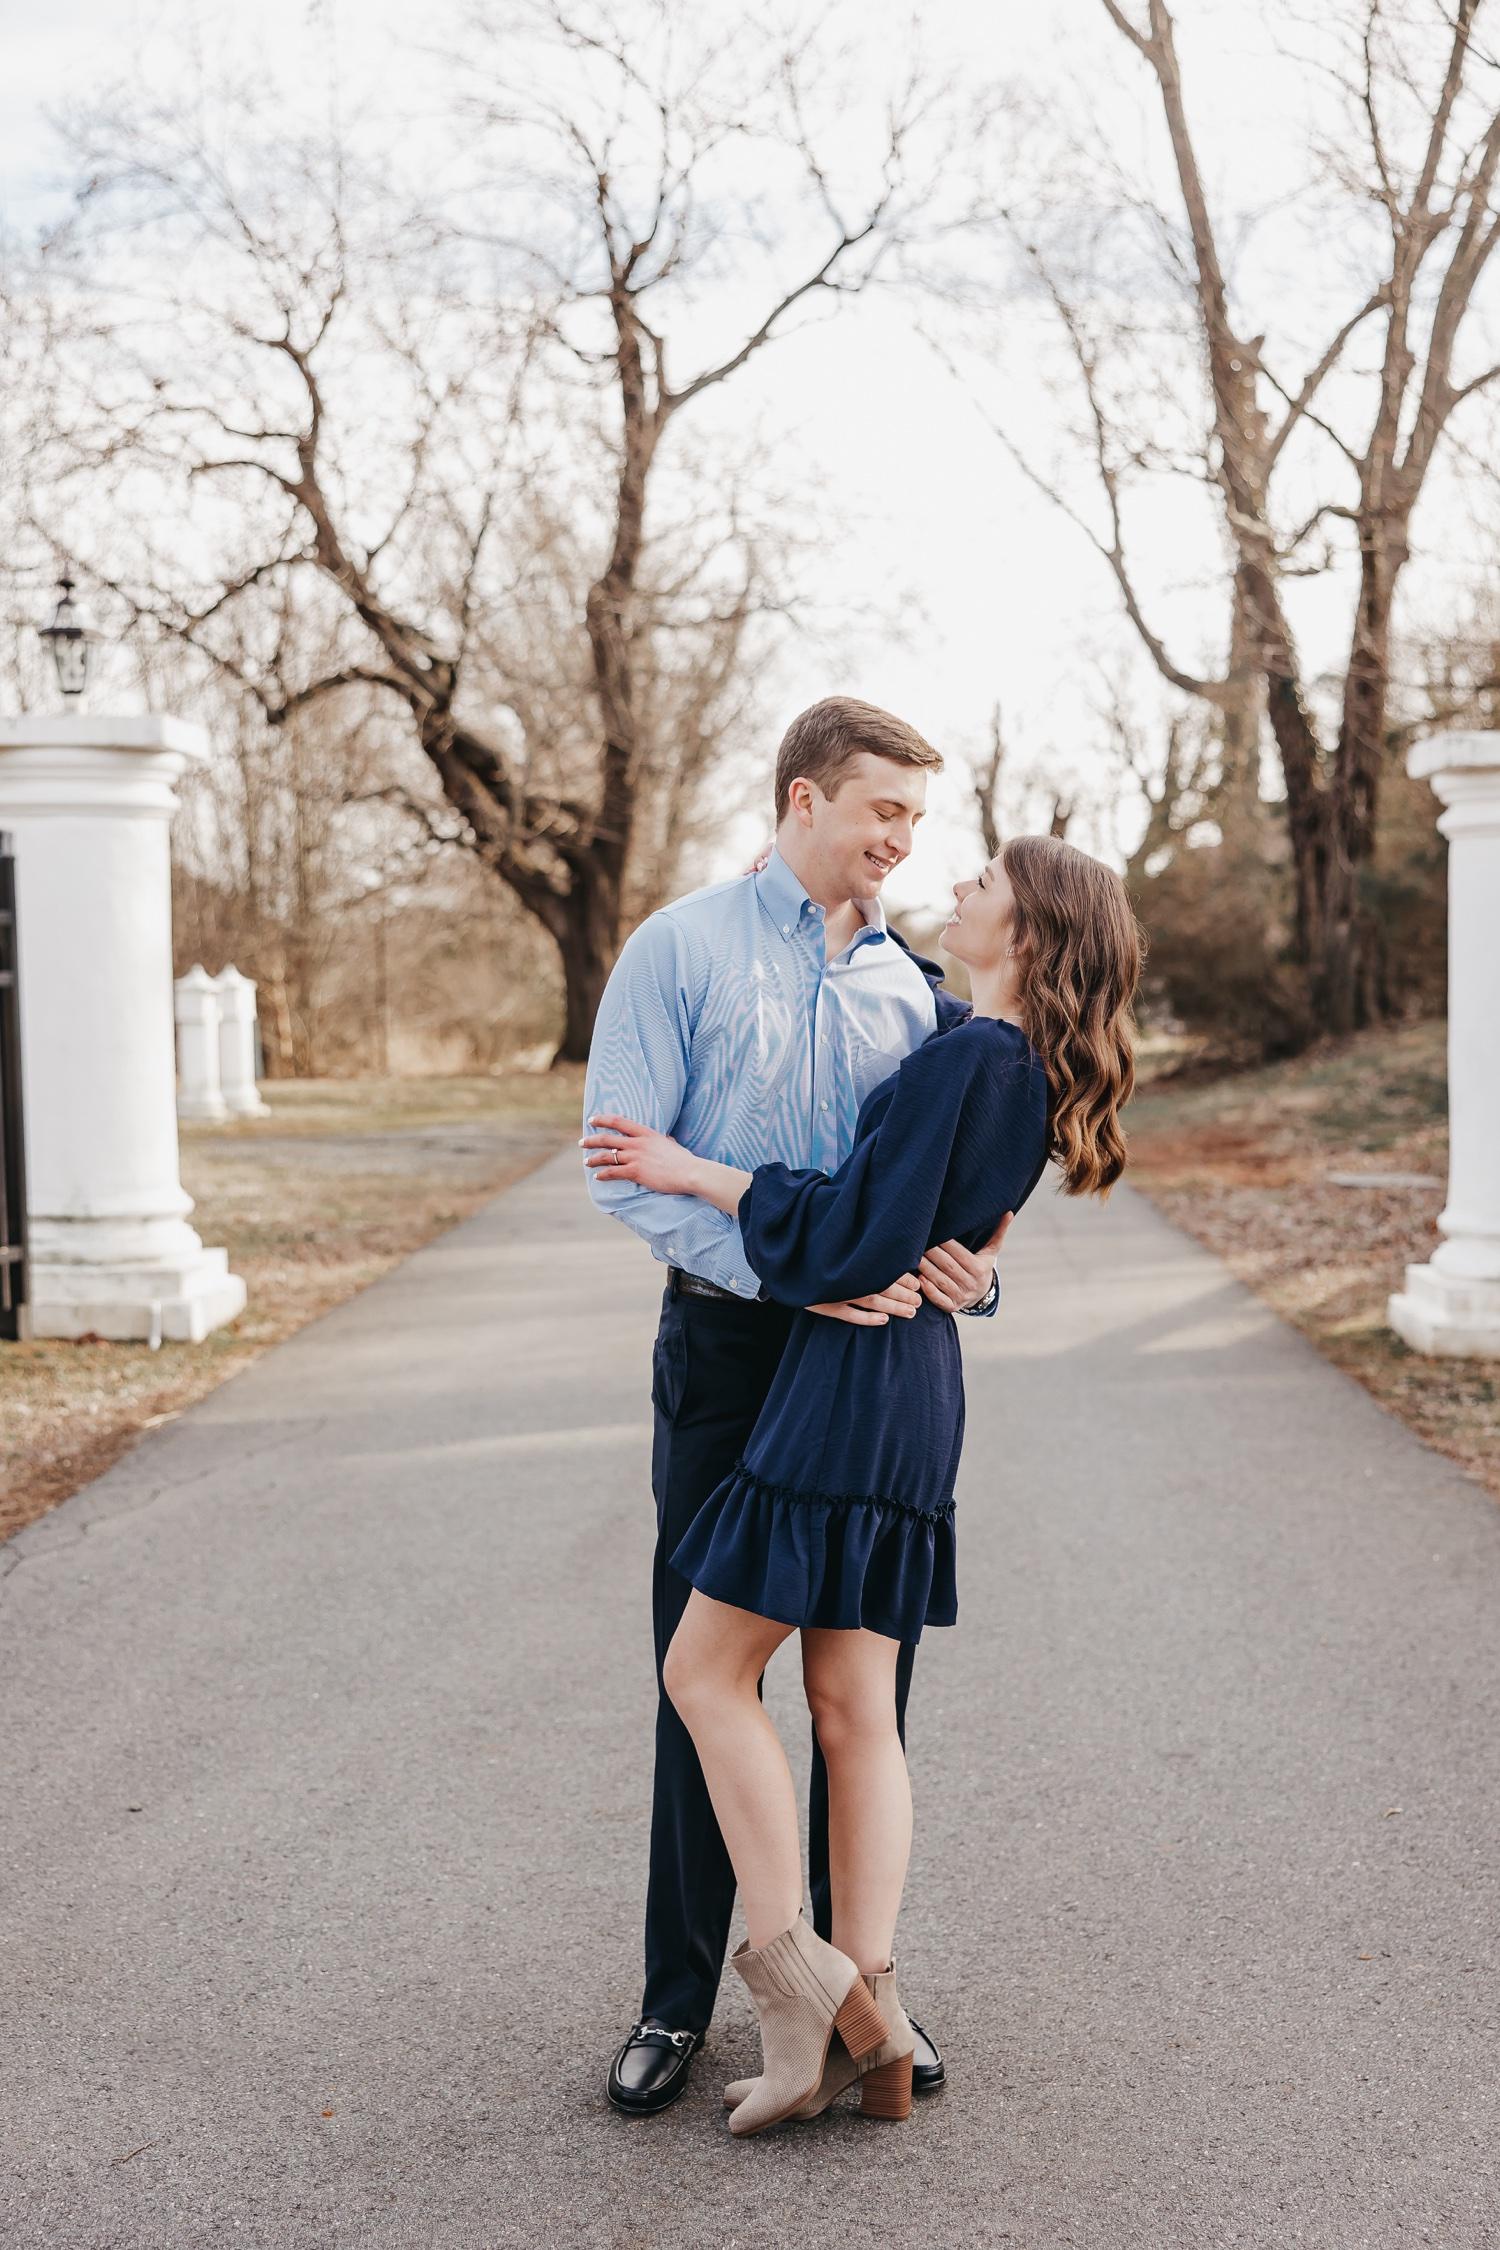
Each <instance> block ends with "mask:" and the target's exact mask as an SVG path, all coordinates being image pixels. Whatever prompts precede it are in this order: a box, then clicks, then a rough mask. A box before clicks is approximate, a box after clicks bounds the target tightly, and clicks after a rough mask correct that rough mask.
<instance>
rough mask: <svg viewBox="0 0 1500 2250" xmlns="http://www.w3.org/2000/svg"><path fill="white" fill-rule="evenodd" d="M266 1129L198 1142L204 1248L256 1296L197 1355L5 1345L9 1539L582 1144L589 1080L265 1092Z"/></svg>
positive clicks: (185, 1136)
mask: <svg viewBox="0 0 1500 2250" xmlns="http://www.w3.org/2000/svg"><path fill="white" fill-rule="evenodd" d="M267 1095H268V1098H269V1100H270V1101H271V1103H272V1104H273V1111H272V1115H271V1116H270V1117H266V1118H256V1119H247V1120H244V1121H242V1122H241V1123H239V1124H236V1125H232V1126H202V1125H200V1126H185V1127H184V1128H183V1132H182V1177H183V1185H184V1186H185V1187H186V1189H187V1191H188V1193H189V1194H190V1195H191V1196H192V1197H193V1198H194V1200H195V1203H196V1206H197V1208H196V1209H195V1211H194V1212H193V1214H192V1224H193V1225H194V1226H195V1227H196V1228H197V1230H198V1232H199V1234H200V1235H201V1236H202V1237H203V1240H204V1241H205V1242H208V1243H222V1244H223V1245H224V1247H225V1248H226V1249H227V1250H228V1252H229V1263H230V1267H231V1269H232V1270H233V1271H234V1272H235V1273H239V1274H242V1275H243V1276H244V1278H245V1281H246V1284H247V1285H248V1288H249V1303H248V1305H247V1306H246V1308H245V1311H244V1312H243V1313H242V1314H241V1316H240V1318H239V1319H238V1320H237V1321H235V1322H234V1323H233V1324H232V1325H231V1326H229V1327H227V1328H222V1329H218V1330H216V1331H215V1333H214V1334H213V1335H211V1336H209V1337H208V1338H207V1339H206V1340H205V1341H204V1342H203V1343H201V1344H163V1345H162V1346H161V1348H160V1350H159V1351H154V1352H153V1351H151V1350H150V1349H149V1348H148V1347H147V1346H146V1345H144V1344H109V1343H93V1344H91V1343H76V1344H75V1343H53V1342H47V1343H25V1344H0V1538H6V1537H9V1535H10V1534H11V1533H12V1532H14V1531H18V1530H19V1529H20V1528H21V1526H22V1524H25V1523H30V1522H31V1521H32V1520H33V1519H34V1518H35V1517H37V1516H40V1515H43V1514H45V1513H46V1511H47V1509H49V1508H51V1507H53V1506H55V1505H56V1503H57V1502H58V1501H59V1500H62V1499H65V1498H66V1497H67V1495H68V1494H69V1493H70V1492H75V1491H77V1489H78V1487H79V1486H80V1485H83V1484H87V1483H88V1482H89V1481H90V1479H92V1478H93V1477H96V1476H99V1475H100V1474H102V1472H103V1471H104V1470H105V1469H107V1468H108V1467H109V1465H110V1463H111V1462H112V1461H115V1460H117V1459H118V1458H119V1456H120V1455H121V1454H122V1453H124V1452H125V1451H126V1449H127V1448H128V1447H129V1446H130V1445H131V1444H133V1443H134V1441H135V1439H136V1437H137V1436H138V1435H139V1433H140V1432H141V1431H142V1430H145V1429H150V1428H151V1427H152V1426H153V1424H155V1423H158V1422H162V1421H165V1420H168V1419H169V1418H170V1417H171V1416H172V1415H174V1414H178V1413H180V1412H181V1411H182V1409H183V1408H184V1407H185V1406H189V1405H191V1404H192V1402H193V1400H195V1399H199V1398H202V1397H203V1396H204V1394H205V1393H206V1392H208V1391H211V1390H213V1389H214V1388H215V1387H216V1385H218V1384H219V1383H222V1382H223V1381H224V1379H225V1377H226V1376H227V1375H232V1374H234V1373H235V1372H236V1370H237V1369H239V1368H241V1367H244V1366H245V1365H247V1364H248V1362H249V1361H250V1360H252V1359H255V1358H257V1357H258V1355H259V1354H260V1353H261V1352H263V1351H264V1350H265V1349H266V1348H267V1346H268V1345H270V1344H277V1343H280V1342H281V1340H282V1339H283V1337H286V1336H290V1335H291V1334H292V1333H293V1332H294V1330H296V1329H298V1328H300V1327H301V1326H302V1325H303V1323H304V1322H305V1321H309V1320H312V1319H313V1318H315V1316H316V1315H317V1314H319V1313H322V1312H327V1311H328V1310H329V1308H330V1307H331V1306H333V1305H337V1304H341V1303H342V1302H343V1300H344V1299H345V1298H346V1297H352V1296H353V1295H354V1294H355V1292H356V1291H357V1290H360V1289H363V1288H364V1287H365V1286H366V1285H367V1284H368V1283H369V1282H371V1281H374V1280H375V1279H376V1277H377V1276H378V1275H379V1274H382V1273H384V1272H386V1271H387V1270H388V1268H389V1267H391V1266H393V1265H395V1264H396V1263H397V1262H398V1261H399V1260H400V1259H402V1258H404V1257H407V1256H409V1255H410V1253H411V1252H412V1251H413V1250H416V1249H418V1248H420V1246H421V1245H422V1244H423V1243H424V1242H428V1241H430V1240H431V1239H432V1237H433V1236H434V1235H435V1234H438V1233H440V1232H441V1231H442V1230H443V1229H444V1228H445V1227H448V1226H451V1225H453V1224H454V1223H455V1221H457V1220H459V1219H462V1218H466V1217H467V1216H468V1215H469V1213H470V1212H472V1211H474V1210H477V1209H478V1207H479V1206H480V1205H481V1204H482V1203H484V1202H485V1201H487V1200H488V1198H489V1197H490V1196H492V1195H495V1194H497V1193H498V1192H499V1190H500V1189H502V1188H505V1187H509V1186H511V1185H512V1184H513V1183H514V1182H515V1181H516V1180H518V1179H520V1178H522V1177H523V1176H524V1174H525V1173H527V1172H529V1171H530V1170H532V1169H533V1167H534V1166H535V1165H537V1164H539V1163H541V1162H543V1161H544V1159H545V1158H546V1157H548V1156H550V1155H551V1154H552V1153H553V1152H554V1150H556V1149H558V1148H560V1147H561V1146H562V1145H563V1144H564V1143H565V1141H566V1140H567V1139H568V1138H569V1137H570V1135H572V1134H574V1133H576V1131H577V1118H578V1113H579V1108H580V1105H581V1102H582V1098H583V1073H582V1071H581V1069H576V1068H575V1069H565V1070H557V1071H549V1072H542V1073H537V1074H532V1073H529V1072H514V1073H511V1074H509V1075H507V1076H505V1077H500V1078H460V1079H442V1078H439V1079H427V1080H421V1081H392V1080H386V1081H381V1080H368V1079H365V1080H321V1081H309V1082H304V1083H298V1084H278V1085H274V1086H271V1087H269V1088H268V1089H267Z"/></svg>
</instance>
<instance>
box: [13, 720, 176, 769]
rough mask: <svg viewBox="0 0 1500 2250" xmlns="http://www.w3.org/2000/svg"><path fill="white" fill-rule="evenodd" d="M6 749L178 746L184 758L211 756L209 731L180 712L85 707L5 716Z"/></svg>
mask: <svg viewBox="0 0 1500 2250" xmlns="http://www.w3.org/2000/svg"><path fill="white" fill-rule="evenodd" d="M0 750H148V751H149V750H175V751H176V752H177V753H178V755H179V756H180V757H182V758H183V759H196V758H206V757H207V756H208V733H207V730H206V729H205V728H203V727H200V726H199V725H198V724H197V723H196V721H194V720H192V719H179V718H178V716H177V714H176V713H175V712H174V711H143V712H138V713H137V714H136V716H135V717H133V718H130V717H118V718H112V719H111V718H92V717H89V716H87V715H86V714H85V713H84V712H82V711H78V712H73V711H62V712H55V713H53V714H52V716H51V717H47V716H45V715H43V714H41V713H32V712H24V711H23V712H22V714H21V716H20V717H19V718H13V719H5V718H0Z"/></svg>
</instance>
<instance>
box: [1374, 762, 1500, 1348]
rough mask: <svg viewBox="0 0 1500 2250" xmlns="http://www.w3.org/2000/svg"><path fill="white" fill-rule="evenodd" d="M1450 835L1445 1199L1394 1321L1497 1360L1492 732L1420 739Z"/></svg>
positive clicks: (1423, 775) (1411, 769) (1498, 820)
mask: <svg viewBox="0 0 1500 2250" xmlns="http://www.w3.org/2000/svg"><path fill="white" fill-rule="evenodd" d="M1406 770H1407V772H1408V773H1410V774H1412V775H1414V776H1415V777H1416V778H1418V779H1419V780H1420V779H1426V780H1428V781H1430V782H1431V783H1432V786H1433V788H1434V790H1435V791H1436V792H1437V795H1438V797H1439V798H1440V800H1441V801H1442V804H1443V808H1444V809H1443V812H1442V814H1441V816H1440V817H1439V820H1438V827H1439V828H1440V829H1441V831H1442V833H1443V834H1444V835H1445V836H1446V837H1447V839H1448V1133H1449V1153H1448V1200H1447V1203H1446V1204H1445V1206H1444V1208H1443V1211H1442V1213H1441V1215H1440V1216H1439V1219H1438V1231H1439V1233H1440V1234H1441V1235H1442V1237H1443V1240H1442V1242H1441V1243H1440V1244H1439V1246H1438V1248H1437V1249H1436V1250H1434V1251H1433V1253H1432V1257H1431V1259H1430V1260H1429V1262H1428V1263H1427V1264H1426V1265H1425V1266H1408V1267H1407V1269H1406V1287H1405V1288H1404V1289H1403V1290H1402V1291H1401V1293H1400V1294H1399V1295H1398V1296H1394V1297H1392V1299H1391V1300H1390V1305H1389V1308H1388V1312H1389V1319H1390V1323H1391V1326H1392V1327H1393V1328H1394V1329H1395V1331H1396V1333H1397V1335H1398V1336H1402V1337H1404V1338H1405V1340H1406V1342H1407V1343H1408V1344H1410V1345H1411V1346H1412V1348H1413V1349H1414V1350H1415V1351H1419V1352H1429V1353H1445V1354H1452V1355H1453V1356H1455V1357H1458V1358H1464V1359H1486V1358H1491V1357H1496V1356H1500V734H1441V735H1433V736H1431V737H1430V738H1429V739H1428V740H1427V741H1425V742H1419V743H1417V744H1416V745H1415V747H1414V748H1413V749H1412V751H1411V752H1410V754H1409V756H1408V758H1407V761H1406Z"/></svg>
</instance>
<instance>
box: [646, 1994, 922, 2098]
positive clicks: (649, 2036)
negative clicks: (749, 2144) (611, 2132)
mask: <svg viewBox="0 0 1500 2250" xmlns="http://www.w3.org/2000/svg"><path fill="white" fill-rule="evenodd" d="M702 2044H703V2034H702V2032H701V2031H671V2030H669V2029H668V2027H667V2025H666V2024H664V2023H658V2022H657V2021H656V2018H655V2017H654V2016H644V2017H642V2019H641V2021H640V2022H639V2023H633V2024H632V2025H631V2027H630V2037H629V2038H628V2039H627V2040H626V2042H625V2044H624V2046H623V2047H622V2048H621V2049H620V2052H619V2053H618V2054H617V2055H616V2057H615V2059H614V2061H613V2062H612V2063H611V2064H610V2066H609V2078H608V2081H607V2084H606V2087H605V2091H606V2093H607V2094H608V2095H609V2098H610V2100H611V2101H612V2102H613V2103H614V2105H615V2108H616V2109H619V2110H623V2111H624V2112H625V2115H626V2116H627V2117H654V2116H655V2115H656V2112H657V2111H658V2110H659V2109H669V2108H670V2107H671V2105H672V2103H673V2102H675V2101H676V2099H677V2097H678V2095H679V2094H683V2093H686V2091H687V2082H688V2074H689V2072H690V2070H691V2068H692V2062H693V2057H694V2055H696V2053H697V2052H698V2049H699V2048H700V2047H701V2046H702ZM938 2069H939V2070H941V2069H942V2064H941V2063H939V2065H938Z"/></svg>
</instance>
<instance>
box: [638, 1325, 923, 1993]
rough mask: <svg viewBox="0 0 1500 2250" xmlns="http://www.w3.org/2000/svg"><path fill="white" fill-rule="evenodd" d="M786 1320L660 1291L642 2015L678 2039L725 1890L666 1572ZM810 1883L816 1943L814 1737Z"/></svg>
mask: <svg viewBox="0 0 1500 2250" xmlns="http://www.w3.org/2000/svg"><path fill="white" fill-rule="evenodd" d="M791 1320H792V1314H791V1312H790V1311H789V1310H788V1309H787V1308H786V1307H785V1306H782V1305H773V1304H765V1303H747V1304H737V1303H735V1302H734V1301H733V1300H732V1299H729V1298H720V1297H690V1296H674V1295H673V1294H672V1293H671V1290H670V1288H669V1289H668V1291H667V1292H666V1294H665V1295H664V1297H663V1299H662V1312H661V1324H660V1327H659V1329H658V1331H657V1337H656V1343H655V1346H654V1348H653V1351H652V1359H651V1405H652V1410H653V1419H654V1436H653V1443H652V1453H651V1484H652V1490H653V1492H654V1494H655V1498H656V1561H655V1568H654V1573H653V1580H652V1621H653V1625H654V1628H655V1636H656V1686H657V1699H658V1700H657V1713H656V1774H655V1781H654V1785H653V1793H652V1803H651V1866H650V1874H649V1879H648V1883H647V1891H646V1986H645V1996H644V1998H643V2000H642V2003H641V2014H642V2015H643V2016H655V2017H656V2018H657V2019H658V2020H659V2021H661V2022H662V2023H665V2024H668V2025H670V2026H671V2028H672V2029H673V2030H678V2031H680V2030H693V2031H705V2030H707V2028H708V2024H709V2020H710V2018H711V2017H712V2015H713V2011H714V2000H715V1997H716V1995H717V1993H718V1989H719V1977H720V1974H721V1972H722V1970H723V1966H724V1955H725V1951H726V1949H727V1947H728V1943H729V1925H730V1918H731V1916H732V1914H733V1911H734V1889H735V1885H734V1869H733V1868H732V1867H731V1865H730V1862H729V1854H728V1852H727V1851H726V1850H725V1848H724V1839H723V1837H722V1836H721V1835H720V1834H719V1824H718V1821H717V1820H716V1819H715V1817H714V1809H713V1805H712V1803H711V1802H710V1800H709V1794H708V1786H707V1784H706V1782H705V1781H704V1779H703V1769H702V1767H701V1766H700V1765H699V1763H698V1753H697V1751H696V1750H695V1749H694V1747H693V1738H692V1736H691V1735H690V1734H689V1733H688V1731H687V1728H686V1727H685V1726H684V1725H683V1723H682V1721H681V1719H680V1718H679V1717H678V1716H677V1712H676V1710H675V1709H674V1707H673V1705H672V1703H671V1702H670V1701H669V1699H668V1697H667V1696H666V1694H665V1692H664V1691H663V1689H662V1685H661V1673H662V1664H663V1662H664V1660H665V1658H666V1653H667V1649H668V1646H669V1645H670V1642H671V1639H672V1635H673V1634H674V1633H675V1632H676V1630H677V1624H678V1620H679V1618H680V1617H681V1616H682V1613H683V1610H684V1609H685V1608H686V1607H687V1599H688V1595H689V1594H690V1593H691V1592H692V1587H691V1586H690V1585H689V1583H688V1581H687V1580H686V1579H685V1578H681V1577H679V1576H678V1574H677V1572H676V1571H674V1570H670V1569H668V1567H667V1561H666V1558H667V1556H668V1555H670V1554H671V1553H672V1551H673V1549H674V1548H675V1547H676V1545H677V1543H678V1541H679V1540H680V1539H681V1538H682V1535H683V1533H684V1532H685V1531H686V1529H687V1527H688V1525H689V1524H690V1523H691V1522H692V1519H693V1517H694V1516H695V1515H696V1514H697V1512H698V1510H699V1508H700V1507H701V1506H702V1505H703V1502H704V1501H705V1500H706V1499H707V1498H708V1496H709V1494H710V1493H711V1492H712V1491H713V1489H714V1487H715V1485H717V1484H719V1483H720V1482H721V1481H722V1479H723V1478H725V1477H727V1476H728V1475H729V1474H730V1473H731V1472H732V1470H733V1468H734V1466H735V1463H736V1462H737V1461H738V1460H739V1459H740V1456H741V1455H742V1453H743V1452H744V1449H745V1446H746V1443H747V1442H748V1440H749V1436H750V1432H751V1430H752V1429H753V1428H754V1427H755V1422H756V1417H757V1416H758V1415H759V1413H760V1410H761V1407H762V1405H763V1404H764V1402H765V1397H766V1393H767V1391H768V1390H769V1389H770V1387H771V1378H772V1377H773V1375H774V1374H775V1372H776V1364H777V1361H778V1360H779V1359H780V1357H781V1351H782V1346H783V1345H784V1343H785V1342H786V1337H787V1331H788V1328H789V1326H790V1324H791ZM915 1654H916V1650H915V1648H914V1647H913V1645H912V1644H911V1643H910V1642H903V1643H902V1646H901V1651H900V1655H899V1657H898V1659H897V1663H896V1724H897V1727H898V1729H899V1730H900V1735H901V1740H902V1743H903V1744H904V1743H905V1741H906V1698H907V1691H908V1689H909V1687H910V1685H911V1673H912V1661H913V1658H914V1656H915ZM808 1872H809V1883H810V1889H811V1896H812V1908H813V1920H814V1924H815V1926H816V1928H817V1930H818V1933H819V1935H820V1936H821V1937H825V1938H826V1937H827V1936H828V1935H829V1932H830V1929H831V1926H832V1902H831V1898H830V1894H829V1884H828V1769H827V1767H826V1766H825V1765H824V1763H823V1755H822V1752H821V1751H820V1750H819V1748H818V1739H817V1735H816V1733H815V1734H814V1735H813V1743H812V1781H811V1787H810V1790H809V1793H808Z"/></svg>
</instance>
